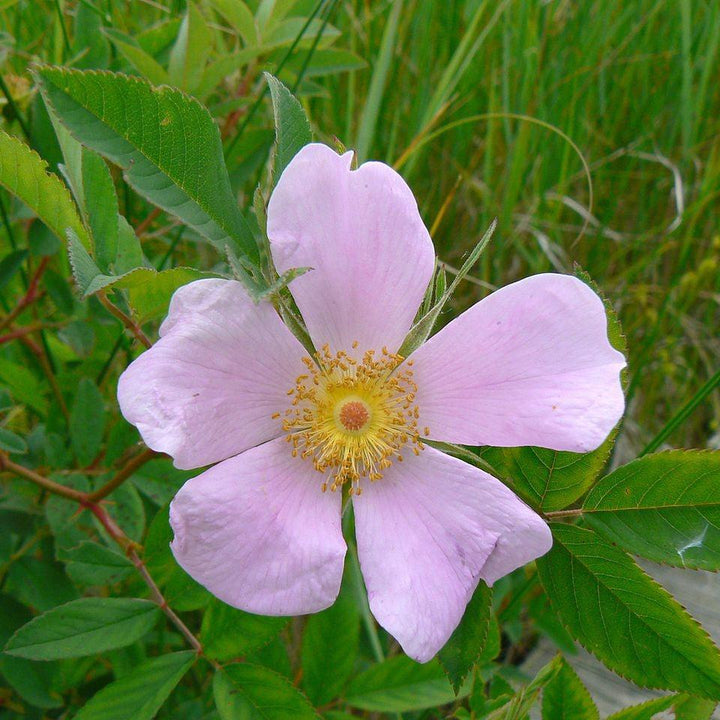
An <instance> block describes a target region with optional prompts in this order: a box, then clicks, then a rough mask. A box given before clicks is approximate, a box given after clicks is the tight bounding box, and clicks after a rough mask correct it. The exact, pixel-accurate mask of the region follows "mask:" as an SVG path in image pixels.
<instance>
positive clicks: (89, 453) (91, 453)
mask: <svg viewBox="0 0 720 720" xmlns="http://www.w3.org/2000/svg"><path fill="white" fill-rule="evenodd" d="M104 432H105V401H104V399H103V396H102V394H101V393H100V391H99V390H98V388H97V385H96V384H95V383H94V382H93V381H92V380H90V378H82V380H80V382H79V384H78V387H77V391H76V393H75V399H74V400H73V405H72V410H71V412H70V442H71V444H72V448H73V451H74V453H75V456H76V457H77V459H78V462H79V463H80V465H82V466H83V467H84V466H86V465H89V464H90V463H91V462H92V461H93V460H94V459H95V457H96V456H97V454H98V452H99V451H100V446H101V444H102V439H103V434H104Z"/></svg>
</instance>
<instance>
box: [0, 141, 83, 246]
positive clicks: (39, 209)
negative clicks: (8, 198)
mask: <svg viewBox="0 0 720 720" xmlns="http://www.w3.org/2000/svg"><path fill="white" fill-rule="evenodd" d="M0 185H2V186H3V187H4V188H5V189H6V190H7V191H8V192H10V193H11V194H12V195H15V196H16V197H18V198H19V199H20V200H22V201H23V202H24V203H25V204H26V205H27V206H28V207H29V208H30V209H31V210H32V211H33V212H34V213H35V214H36V215H37V216H38V217H39V218H40V219H41V220H42V221H43V222H44V223H45V225H47V226H48V228H50V230H52V231H53V233H55V235H57V236H58V237H59V238H60V239H61V240H62V241H63V242H65V232H66V230H67V229H68V228H71V229H72V230H73V231H74V232H75V234H76V236H77V237H78V240H79V241H80V242H81V243H82V245H83V246H84V247H85V248H86V249H87V250H90V249H91V247H92V246H91V241H90V236H89V235H88V233H87V231H86V230H85V227H84V226H83V224H82V221H81V220H80V216H79V215H78V212H77V209H76V208H75V204H74V203H73V201H72V198H71V197H70V193H69V192H68V189H67V188H66V187H65V185H63V183H62V181H61V180H60V178H58V177H57V175H53V174H52V173H50V172H48V170H47V163H46V162H45V161H44V160H43V159H42V158H41V157H40V156H39V155H38V154H37V153H36V152H35V151H34V150H31V149H30V148H29V147H28V146H27V145H25V144H24V143H23V142H21V141H20V140H18V139H17V138H15V137H11V136H10V135H7V134H6V133H4V132H3V131H2V130H0Z"/></svg>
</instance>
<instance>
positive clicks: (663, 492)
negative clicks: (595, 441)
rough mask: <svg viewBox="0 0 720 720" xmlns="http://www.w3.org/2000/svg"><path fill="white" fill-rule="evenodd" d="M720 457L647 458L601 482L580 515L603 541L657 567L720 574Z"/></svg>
mask: <svg viewBox="0 0 720 720" xmlns="http://www.w3.org/2000/svg"><path fill="white" fill-rule="evenodd" d="M718 487H720V452H712V451H700V450H690V451H684V450H671V451H669V452H661V453H657V454H655V455H646V456H645V457H642V458H639V459H638V460H635V461H633V462H631V463H628V464H627V465H623V466H622V467H620V468H618V469H617V470H615V471H614V472H612V473H610V475H608V476H607V477H604V478H603V479H602V480H600V482H599V483H598V484H597V485H596V486H595V487H594V488H593V490H592V491H591V492H590V494H589V495H588V496H587V498H586V499H585V503H584V505H583V514H584V515H585V517H586V519H587V521H588V523H589V524H590V525H591V526H592V527H593V528H594V529H595V530H597V532H599V533H600V534H601V535H602V536H603V537H606V538H607V539H608V540H611V541H612V542H614V543H616V544H617V545H620V547H622V548H624V549H625V550H627V551H628V552H631V553H633V554H635V555H640V556H641V557H645V558H648V559H649V560H654V561H655V562H660V563H667V564H668V565H675V566H677V567H685V568H695V569H701V570H720V495H719V494H718Z"/></svg>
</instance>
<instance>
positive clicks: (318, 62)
mask: <svg viewBox="0 0 720 720" xmlns="http://www.w3.org/2000/svg"><path fill="white" fill-rule="evenodd" d="M309 52H310V50H309V49H308V50H307V51H305V52H295V53H293V55H292V56H291V59H290V60H289V61H288V63H287V68H288V69H289V70H291V71H292V72H293V73H294V74H295V75H298V74H299V73H300V71H301V69H302V67H303V65H304V63H305V62H306V60H307V55H308V53H309ZM365 67H367V62H365V60H363V59H362V58H361V57H360V56H359V55H356V54H355V53H353V52H350V51H349V50H344V49H342V48H323V49H317V48H316V49H315V51H314V52H313V54H312V58H311V60H310V63H309V65H308V66H307V67H306V68H305V72H304V77H306V78H310V77H321V76H325V75H335V74H337V73H341V72H349V71H351V70H362V69H363V68H365Z"/></svg>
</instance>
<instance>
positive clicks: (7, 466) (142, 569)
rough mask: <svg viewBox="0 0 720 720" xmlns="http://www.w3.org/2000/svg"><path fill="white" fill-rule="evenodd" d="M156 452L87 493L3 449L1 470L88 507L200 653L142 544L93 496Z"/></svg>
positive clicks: (149, 452) (109, 488) (137, 458)
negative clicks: (14, 458)
mask: <svg viewBox="0 0 720 720" xmlns="http://www.w3.org/2000/svg"><path fill="white" fill-rule="evenodd" d="M155 454H156V453H154V452H153V451H152V450H149V449H148V450H146V451H144V452H142V453H140V454H139V455H136V456H135V457H134V458H133V459H132V460H131V461H130V462H129V463H127V465H125V467H124V468H123V469H122V470H120V471H119V472H118V474H117V475H116V476H115V477H114V478H113V480H111V481H110V482H109V483H107V485H104V486H103V487H102V488H100V490H98V491H95V492H94V493H84V492H81V491H80V490H75V489H74V488H69V487H65V486H64V485H60V484H59V483H56V482H54V481H53V480H50V479H48V478H46V477H43V476H42V475H40V474H38V473H36V472H34V471H33V470H29V469H28V468H26V467H23V466H22V465H18V464H17V463H15V462H13V461H12V460H10V459H9V458H8V457H7V455H5V454H4V453H1V452H0V471H3V470H5V471H8V472H11V473H14V474H15V475H18V476H20V477H23V478H25V479H27V480H30V482H33V483H35V484H36V485H39V486H40V487H42V488H44V489H45V490H47V491H48V492H51V493H54V494H55V495H61V496H62V497H64V498H67V499H68V500H74V501H75V502H77V503H79V504H80V505H81V506H82V507H84V508H85V509H87V510H89V511H90V512H91V513H92V514H93V515H94V516H95V517H96V518H97V519H98V521H99V522H100V524H101V525H102V526H103V527H104V528H105V530H106V531H107V533H108V535H110V537H111V538H112V539H113V540H114V541H115V542H116V543H117V544H118V545H119V546H120V547H121V548H122V550H123V552H124V553H125V555H126V556H127V557H128V558H129V560H130V561H131V562H132V564H133V565H134V566H135V569H136V570H137V571H138V572H139V573H140V575H141V576H142V578H143V580H144V581H145V583H146V585H147V586H148V588H149V590H150V597H151V599H152V601H153V602H154V603H155V604H156V605H157V606H158V607H159V608H160V609H161V610H162V611H163V613H164V614H165V616H166V617H167V618H168V620H169V621H170V622H171V623H172V624H173V625H175V627H176V628H177V629H178V630H179V631H180V633H181V634H182V635H183V637H184V638H185V639H186V640H187V641H188V643H189V644H190V646H191V647H192V648H193V650H195V652H197V653H198V654H199V655H202V652H203V649H202V645H201V643H200V641H199V640H198V639H197V638H196V637H195V636H194V635H193V634H192V632H191V631H190V629H189V628H188V627H187V625H185V623H184V622H183V621H182V620H181V619H180V618H179V617H178V616H177V614H176V613H175V611H174V610H173V609H172V608H171V607H170V606H169V605H168V603H167V600H166V599H165V597H164V596H163V594H162V592H161V590H160V588H159V587H158V585H157V583H156V582H155V580H154V579H153V577H152V575H150V573H149V572H148V569H147V567H146V566H145V563H144V562H143V561H142V558H141V557H140V556H139V555H138V548H139V545H138V544H137V543H135V542H134V541H133V540H131V539H130V538H129V537H128V536H127V535H126V534H125V533H124V532H123V530H122V529H121V528H120V526H119V525H118V524H117V523H116V522H115V520H114V519H113V518H112V517H111V515H110V514H109V513H108V512H107V510H106V509H105V508H104V507H103V506H102V505H101V504H100V503H99V502H97V501H96V500H94V499H93V497H94V496H100V497H104V496H105V495H106V494H108V493H109V492H112V490H113V489H114V488H115V487H117V486H118V485H120V484H121V482H122V481H123V480H125V479H127V478H128V477H129V476H130V475H131V474H132V472H133V470H135V469H137V468H138V467H139V466H140V465H141V464H142V463H143V462H146V461H147V460H149V459H150V457H152V456H154V455H155ZM101 493H102V494H101ZM98 499H99V498H98ZM207 659H208V661H209V662H210V663H211V664H213V665H214V666H215V667H218V665H217V663H215V662H214V661H213V660H210V659H209V658H207Z"/></svg>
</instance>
